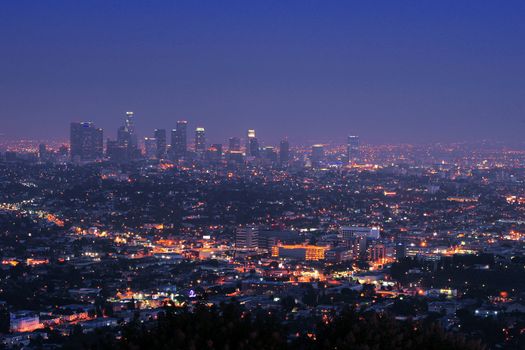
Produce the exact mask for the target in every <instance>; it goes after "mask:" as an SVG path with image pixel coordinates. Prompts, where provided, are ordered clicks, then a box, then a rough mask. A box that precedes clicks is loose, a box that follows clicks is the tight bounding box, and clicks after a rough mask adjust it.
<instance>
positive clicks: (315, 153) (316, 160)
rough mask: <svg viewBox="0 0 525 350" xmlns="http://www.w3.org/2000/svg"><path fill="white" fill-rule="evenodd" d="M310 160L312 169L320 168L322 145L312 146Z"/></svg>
mask: <svg viewBox="0 0 525 350" xmlns="http://www.w3.org/2000/svg"><path fill="white" fill-rule="evenodd" d="M310 160H311V161H312V167H313V168H318V167H320V166H321V162H322V161H323V160H324V146H323V145H313V146H312V156H311V158H310Z"/></svg>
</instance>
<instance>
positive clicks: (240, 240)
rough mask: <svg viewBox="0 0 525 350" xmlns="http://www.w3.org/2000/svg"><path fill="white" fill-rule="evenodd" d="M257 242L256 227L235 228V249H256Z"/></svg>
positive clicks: (257, 231) (257, 232)
mask: <svg viewBox="0 0 525 350" xmlns="http://www.w3.org/2000/svg"><path fill="white" fill-rule="evenodd" d="M258 242H259V229H258V228H257V226H243V227H239V228H237V231H236V233H235V248H236V249H257V247H258Z"/></svg>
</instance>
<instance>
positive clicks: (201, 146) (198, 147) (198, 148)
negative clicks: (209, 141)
mask: <svg viewBox="0 0 525 350" xmlns="http://www.w3.org/2000/svg"><path fill="white" fill-rule="evenodd" d="M205 151H206V134H205V131H204V128H196V129H195V152H197V153H201V154H202V153H204V152H205Z"/></svg>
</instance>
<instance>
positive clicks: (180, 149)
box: [170, 120, 188, 159]
mask: <svg viewBox="0 0 525 350" xmlns="http://www.w3.org/2000/svg"><path fill="white" fill-rule="evenodd" d="M187 135H188V122H187V121H185V120H179V121H178V122H177V127H176V129H173V130H172V131H171V151H170V153H171V156H172V158H174V159H180V158H182V157H185V156H186V153H187V152H188V142H187Z"/></svg>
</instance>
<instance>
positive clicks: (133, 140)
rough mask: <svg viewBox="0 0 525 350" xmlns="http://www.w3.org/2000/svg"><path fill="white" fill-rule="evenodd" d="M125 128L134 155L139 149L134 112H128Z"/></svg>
mask: <svg viewBox="0 0 525 350" xmlns="http://www.w3.org/2000/svg"><path fill="white" fill-rule="evenodd" d="M124 128H125V129H126V131H127V132H128V133H129V147H130V148H131V149H132V153H134V151H135V150H136V149H138V147H139V142H138V137H137V134H136V131H135V114H134V113H133V112H126V119H125V121H124Z"/></svg>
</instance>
